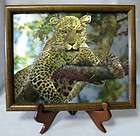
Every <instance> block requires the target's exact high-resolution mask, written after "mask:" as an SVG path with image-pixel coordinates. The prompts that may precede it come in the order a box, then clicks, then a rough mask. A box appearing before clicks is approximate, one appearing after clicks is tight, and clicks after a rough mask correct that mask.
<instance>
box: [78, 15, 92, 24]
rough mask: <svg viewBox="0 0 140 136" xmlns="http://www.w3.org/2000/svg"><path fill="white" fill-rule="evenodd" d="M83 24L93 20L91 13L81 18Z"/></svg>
mask: <svg viewBox="0 0 140 136" xmlns="http://www.w3.org/2000/svg"><path fill="white" fill-rule="evenodd" d="M80 21H81V24H82V25H87V24H89V23H90V22H91V16H90V15H84V16H82V17H81V18H80Z"/></svg>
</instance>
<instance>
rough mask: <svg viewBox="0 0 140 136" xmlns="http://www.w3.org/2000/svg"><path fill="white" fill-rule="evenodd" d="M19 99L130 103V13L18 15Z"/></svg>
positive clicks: (27, 101) (16, 96)
mask: <svg viewBox="0 0 140 136" xmlns="http://www.w3.org/2000/svg"><path fill="white" fill-rule="evenodd" d="M13 48H14V49H13V50H14V100H15V103H16V104H23V103H24V104H30V103H45V104H64V103H97V102H106V101H107V102H128V100H129V98H128V96H129V91H128V90H129V87H128V73H129V72H128V71H129V69H128V58H129V56H128V54H129V51H128V14H127V13H125V12H124V13H123V12H121V13H119V12H117V13H116V12H115V13H102V12H99V13H98V12H97V13H89V12H87V13H86V12H83V13H78V12H76V13H67V12H65V13H36V14H35V13H34V14H31V13H28V14H21V13H20V14H13Z"/></svg>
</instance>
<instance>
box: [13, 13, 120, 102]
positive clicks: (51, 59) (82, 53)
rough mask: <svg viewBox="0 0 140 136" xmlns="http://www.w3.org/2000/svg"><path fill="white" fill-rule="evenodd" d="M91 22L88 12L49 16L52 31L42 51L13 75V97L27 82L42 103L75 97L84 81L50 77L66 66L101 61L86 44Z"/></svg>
mask: <svg viewBox="0 0 140 136" xmlns="http://www.w3.org/2000/svg"><path fill="white" fill-rule="evenodd" d="M90 22H91V16H90V15H84V16H82V17H80V18H78V17H75V16H64V17H62V18H61V19H58V18H55V17H53V18H51V19H50V25H52V26H54V28H55V30H54V31H53V34H52V36H50V38H49V39H48V41H47V43H46V45H45V46H44V49H43V51H42V52H41V53H40V55H39V56H38V57H37V59H36V60H35V61H34V62H33V64H32V65H30V66H28V67H27V68H25V69H24V70H23V71H22V72H21V71H19V72H17V73H16V75H15V94H16V95H15V96H16V97H18V95H20V93H21V92H22V90H23V88H25V86H27V84H29V83H30V86H32V88H33V90H34V91H36V92H37V93H38V95H39V98H40V100H41V101H42V102H43V103H48V104H52V103H56V104H57V103H68V102H70V101H71V100H72V99H73V98H74V97H76V96H77V95H78V94H79V93H80V91H81V90H82V89H83V88H84V86H85V85H86V83H85V82H83V81H76V80H75V81H66V80H65V79H64V80H59V79H57V80H55V79H52V78H51V77H52V75H53V73H54V72H56V71H57V70H59V69H61V68H63V67H65V66H68V65H78V66H95V65H98V64H100V63H101V60H100V59H99V58H98V57H97V56H96V55H95V53H94V50H93V49H91V48H89V47H88V45H87V44H86V40H87V26H88V24H89V23H90ZM119 66H120V65H119ZM120 69H122V67H121V66H120ZM92 76H93V75H92Z"/></svg>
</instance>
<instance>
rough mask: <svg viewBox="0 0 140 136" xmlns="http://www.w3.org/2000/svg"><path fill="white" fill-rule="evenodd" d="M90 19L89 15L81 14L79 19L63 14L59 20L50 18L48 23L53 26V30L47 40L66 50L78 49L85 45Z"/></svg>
mask: <svg viewBox="0 0 140 136" xmlns="http://www.w3.org/2000/svg"><path fill="white" fill-rule="evenodd" d="M90 21H91V16H89V15H85V16H82V17H81V18H80V19H79V18H77V17H75V16H65V17H63V18H62V19H60V20H59V19H56V18H51V20H50V24H53V25H54V26H55V31H54V34H53V36H52V38H51V39H50V40H49V41H50V42H51V44H53V45H60V46H62V47H63V48H65V49H66V50H78V49H79V47H82V46H84V45H85V42H86V35H87V34H86V29H87V24H88V23H90Z"/></svg>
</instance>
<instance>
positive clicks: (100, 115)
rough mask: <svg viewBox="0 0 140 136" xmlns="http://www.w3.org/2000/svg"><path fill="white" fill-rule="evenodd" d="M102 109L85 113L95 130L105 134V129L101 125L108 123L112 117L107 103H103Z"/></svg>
mask: <svg viewBox="0 0 140 136" xmlns="http://www.w3.org/2000/svg"><path fill="white" fill-rule="evenodd" d="M102 107H103V110H102V111H87V113H88V115H89V116H90V117H91V119H92V120H93V122H94V123H95V125H96V126H97V128H98V129H100V130H101V131H102V132H104V133H106V129H105V128H104V126H103V125H102V123H103V122H104V121H108V120H109V119H110V118H111V117H112V115H111V112H110V110H109V108H108V107H109V106H108V104H107V103H103V104H102Z"/></svg>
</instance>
